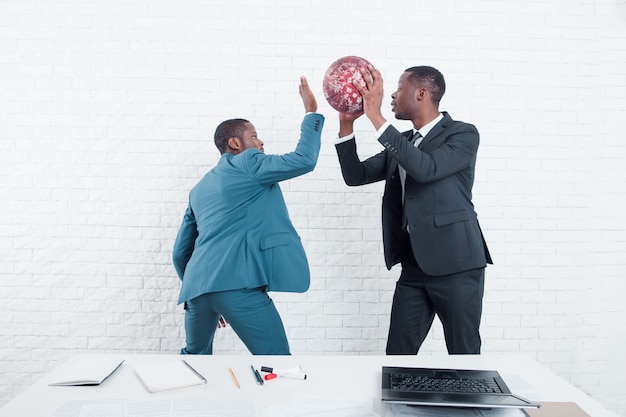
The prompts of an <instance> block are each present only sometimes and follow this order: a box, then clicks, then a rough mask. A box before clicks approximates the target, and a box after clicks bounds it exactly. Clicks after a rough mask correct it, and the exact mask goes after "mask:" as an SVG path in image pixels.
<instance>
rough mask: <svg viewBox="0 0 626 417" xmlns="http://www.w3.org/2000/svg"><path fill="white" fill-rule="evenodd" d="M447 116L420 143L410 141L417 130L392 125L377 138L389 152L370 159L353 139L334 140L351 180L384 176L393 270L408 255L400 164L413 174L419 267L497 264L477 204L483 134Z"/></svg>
mask: <svg viewBox="0 0 626 417" xmlns="http://www.w3.org/2000/svg"><path fill="white" fill-rule="evenodd" d="M443 115H444V117H443V119H442V120H441V121H440V122H439V123H437V124H436V125H435V126H434V127H433V128H432V130H431V131H430V132H429V133H428V134H427V135H426V137H425V138H423V140H422V142H421V143H420V145H419V146H418V147H417V148H415V147H414V146H413V145H412V144H411V143H409V141H408V140H407V139H408V137H409V136H410V135H411V134H412V132H411V131H408V132H404V133H400V132H399V131H398V130H397V129H396V128H395V127H393V126H389V127H388V128H387V129H386V130H385V132H383V134H382V135H381V137H380V138H379V139H378V141H379V142H380V143H381V144H382V145H383V146H384V147H385V149H384V150H383V151H382V152H380V153H378V154H377V155H374V156H372V157H370V158H368V159H366V160H365V161H362V162H361V161H360V159H359V157H358V154H357V149H356V142H355V140H349V141H346V142H343V143H339V144H337V145H336V149H337V155H338V156H339V163H340V165H341V172H342V174H343V178H344V181H345V182H346V184H347V185H351V186H356V185H363V184H370V183H373V182H377V181H382V180H385V181H386V183H385V192H384V195H383V204H382V205H383V207H382V226H383V245H384V251H385V264H386V265H387V268H388V269H391V267H392V266H393V265H395V264H397V263H399V262H400V257H401V254H402V252H403V250H402V249H403V248H401V247H399V245H400V242H401V241H402V240H401V239H400V238H399V236H400V233H403V232H402V188H401V183H400V176H399V173H398V165H399V164H400V165H402V167H404V168H405V170H406V172H407V176H406V186H405V190H406V191H405V192H406V197H405V204H406V217H407V221H408V225H409V230H410V233H409V235H410V238H411V246H412V249H413V253H414V255H415V259H416V260H417V263H418V264H419V266H420V268H421V269H422V270H423V271H424V272H426V273H427V274H429V275H448V274H453V273H458V272H461V271H466V270H470V269H475V268H482V267H485V266H486V264H487V263H492V261H491V256H490V255H489V250H488V249H487V245H486V243H485V240H484V238H483V235H482V231H481V229H480V226H479V224H478V219H477V215H476V212H475V211H474V205H473V203H472V186H473V184H474V169H475V164H476V153H477V151H478V144H479V135H478V131H477V130H476V128H475V127H474V126H473V125H471V124H468V123H464V122H460V121H455V120H452V118H451V117H450V115H449V114H448V113H446V112H443Z"/></svg>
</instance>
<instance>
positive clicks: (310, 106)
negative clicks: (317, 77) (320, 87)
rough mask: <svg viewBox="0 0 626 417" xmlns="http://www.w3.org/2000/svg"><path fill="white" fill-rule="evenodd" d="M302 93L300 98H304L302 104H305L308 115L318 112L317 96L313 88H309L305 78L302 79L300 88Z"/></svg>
mask: <svg viewBox="0 0 626 417" xmlns="http://www.w3.org/2000/svg"><path fill="white" fill-rule="evenodd" d="M298 90H299V92H300V97H302V104H304V110H305V111H306V112H307V113H310V112H311V113H313V112H316V111H317V100H316V99H315V95H314V94H313V91H311V87H309V82H308V81H307V79H306V77H305V76H302V77H300V87H299V88H298Z"/></svg>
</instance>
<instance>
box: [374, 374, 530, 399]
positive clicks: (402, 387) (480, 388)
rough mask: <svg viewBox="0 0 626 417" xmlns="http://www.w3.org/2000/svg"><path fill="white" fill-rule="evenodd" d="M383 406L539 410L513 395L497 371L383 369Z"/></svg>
mask: <svg viewBox="0 0 626 417" xmlns="http://www.w3.org/2000/svg"><path fill="white" fill-rule="evenodd" d="M382 383H383V384H382V394H381V399H382V401H383V402H386V403H396V404H407V405H430V406H442V407H469V408H539V406H540V405H539V404H537V403H534V402H532V401H528V400H526V399H524V398H522V397H519V396H517V395H514V394H512V393H511V390H509V388H508V387H507V386H506V384H505V383H504V380H503V379H502V377H501V376H500V374H499V373H498V371H487V370H469V369H438V368H403V367H393V366H383V369H382Z"/></svg>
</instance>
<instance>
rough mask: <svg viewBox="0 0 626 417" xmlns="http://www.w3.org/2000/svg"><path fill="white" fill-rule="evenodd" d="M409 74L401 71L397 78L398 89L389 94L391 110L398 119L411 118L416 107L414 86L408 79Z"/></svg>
mask: <svg viewBox="0 0 626 417" xmlns="http://www.w3.org/2000/svg"><path fill="white" fill-rule="evenodd" d="M408 77H409V74H408V73H407V72H405V73H403V74H402V75H401V76H400V79H399V80H398V89H397V90H396V91H395V92H394V93H393V94H391V111H392V112H393V113H394V114H395V116H396V119H398V120H411V118H412V115H413V114H415V111H416V109H417V105H418V103H417V100H415V90H416V87H415V85H413V84H412V83H410V82H409V80H408Z"/></svg>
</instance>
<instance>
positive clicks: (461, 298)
mask: <svg viewBox="0 0 626 417" xmlns="http://www.w3.org/2000/svg"><path fill="white" fill-rule="evenodd" d="M406 247H407V248H408V250H407V254H406V255H405V257H404V260H403V262H402V272H401V274H400V279H399V280H398V281H397V282H396V289H395V292H394V296H393V304H392V307H391V322H390V326H389V335H388V338H387V348H386V352H387V354H388V355H415V354H417V352H418V351H419V349H420V347H421V345H422V343H423V342H424V340H425V339H426V336H427V335H428V332H429V331H430V328H431V326H432V323H433V320H434V317H435V315H437V316H438V317H439V319H440V321H441V324H442V325H443V331H444V337H445V341H446V348H447V350H448V353H449V354H479V353H480V347H481V338H480V332H479V328H480V320H481V315H482V302H483V293H484V281H485V268H477V269H472V270H469V271H463V272H459V273H456V274H450V275H443V276H431V275H428V274H426V273H425V272H424V271H422V270H421V269H420V267H419V266H418V264H417V262H416V261H415V258H414V256H413V254H412V250H411V249H410V248H411V246H410V243H409V244H408V245H407V246H406Z"/></svg>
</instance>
